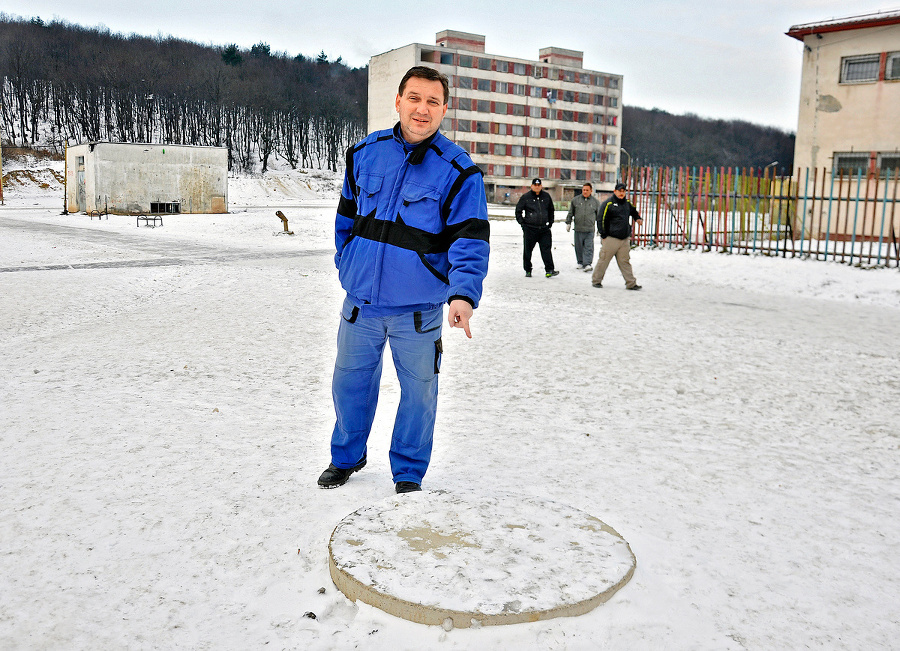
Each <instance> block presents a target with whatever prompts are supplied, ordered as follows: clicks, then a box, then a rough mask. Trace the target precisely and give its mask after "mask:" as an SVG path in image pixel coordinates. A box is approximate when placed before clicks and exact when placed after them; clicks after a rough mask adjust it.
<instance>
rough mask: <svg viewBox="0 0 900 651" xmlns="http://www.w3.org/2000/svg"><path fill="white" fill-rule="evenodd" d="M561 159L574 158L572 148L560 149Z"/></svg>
mask: <svg viewBox="0 0 900 651" xmlns="http://www.w3.org/2000/svg"><path fill="white" fill-rule="evenodd" d="M559 159H560V160H572V150H571V149H560V150H559Z"/></svg>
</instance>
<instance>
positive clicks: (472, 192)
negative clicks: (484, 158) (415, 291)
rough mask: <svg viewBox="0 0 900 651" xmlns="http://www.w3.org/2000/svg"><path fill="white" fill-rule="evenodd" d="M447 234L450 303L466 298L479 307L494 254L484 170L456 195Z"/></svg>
mask: <svg viewBox="0 0 900 651" xmlns="http://www.w3.org/2000/svg"><path fill="white" fill-rule="evenodd" d="M444 235H445V236H446V238H447V241H448V250H447V258H448V259H449V261H450V272H449V273H448V274H447V278H448V280H449V283H450V293H449V298H448V302H450V301H453V300H455V299H462V300H464V301H467V302H468V303H470V304H471V305H472V307H478V303H479V301H480V300H481V293H482V284H483V282H484V277H485V276H486V275H487V270H488V256H489V254H490V244H489V239H490V225H489V224H488V215H487V199H486V197H485V194H484V181H483V180H482V175H481V174H480V173H477V174H471V175H469V176H468V177H467V178H466V179H465V181H463V184H462V186H461V188H460V190H459V192H458V193H457V194H456V196H455V197H453V199H452V201H451V203H450V209H449V214H448V215H447V225H446V227H445V229H444Z"/></svg>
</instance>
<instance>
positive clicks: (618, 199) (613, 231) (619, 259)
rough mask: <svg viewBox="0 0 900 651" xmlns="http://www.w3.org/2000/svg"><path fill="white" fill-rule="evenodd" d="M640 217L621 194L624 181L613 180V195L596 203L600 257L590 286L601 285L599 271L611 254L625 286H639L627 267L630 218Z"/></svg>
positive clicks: (637, 219)
mask: <svg viewBox="0 0 900 651" xmlns="http://www.w3.org/2000/svg"><path fill="white" fill-rule="evenodd" d="M632 219H634V221H637V222H639V221H641V216H640V214H639V213H638V211H637V208H635V207H634V206H633V205H632V204H631V202H630V201H628V199H626V198H625V184H624V183H616V188H615V190H613V196H611V197H610V198H609V199H607V200H606V201H604V202H603V204H602V205H601V206H600V217H599V218H598V219H597V230H599V231H600V239H601V244H600V257H599V258H598V259H597V266H596V267H594V273H593V274H592V275H591V283H592V284H593V285H594V287H603V275H604V274H605V273H606V268H607V267H608V266H609V263H610V261H611V260H612V259H613V258H615V259H616V264H618V265H619V271H621V272H622V277H623V278H625V289H634V290H638V289H640V288H641V286H640V285H638V284H637V280H635V278H634V272H633V271H632V270H631V261H630V256H631V220H632Z"/></svg>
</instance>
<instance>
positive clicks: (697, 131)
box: [622, 106, 794, 169]
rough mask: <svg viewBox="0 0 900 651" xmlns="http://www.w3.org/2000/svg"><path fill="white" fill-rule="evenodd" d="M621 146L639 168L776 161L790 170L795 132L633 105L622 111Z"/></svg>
mask: <svg viewBox="0 0 900 651" xmlns="http://www.w3.org/2000/svg"><path fill="white" fill-rule="evenodd" d="M622 147H624V148H625V150H626V151H627V152H628V153H629V154H630V155H631V162H632V163H633V164H634V165H636V166H638V165H641V166H642V165H658V166H664V167H680V166H686V167H695V166H696V167H700V166H703V167H707V166H709V167H765V166H766V165H769V164H770V163H773V162H775V161H778V165H777V166H776V167H777V168H778V169H781V168H786V169H791V168H792V166H793V161H794V134H793V133H787V132H785V131H781V130H780V129H776V128H774V127H764V126H760V125H757V124H751V123H750V122H744V121H741V120H713V119H708V118H701V117H698V116H696V115H673V114H671V113H666V112H665V111H661V110H660V109H656V108H655V109H644V108H638V107H635V106H625V107H624V109H623V116H622ZM623 158H624V161H623V162H625V163H627V162H628V157H627V156H625V157H623Z"/></svg>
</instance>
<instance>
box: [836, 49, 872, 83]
mask: <svg viewBox="0 0 900 651" xmlns="http://www.w3.org/2000/svg"><path fill="white" fill-rule="evenodd" d="M880 63H881V55H880V54H863V55H861V56H853V57H841V83H842V84H858V83H862V82H867V81H878V68H879V64H880Z"/></svg>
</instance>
